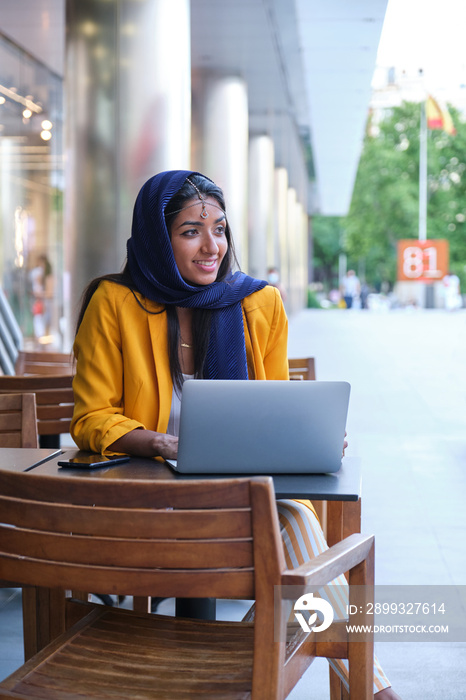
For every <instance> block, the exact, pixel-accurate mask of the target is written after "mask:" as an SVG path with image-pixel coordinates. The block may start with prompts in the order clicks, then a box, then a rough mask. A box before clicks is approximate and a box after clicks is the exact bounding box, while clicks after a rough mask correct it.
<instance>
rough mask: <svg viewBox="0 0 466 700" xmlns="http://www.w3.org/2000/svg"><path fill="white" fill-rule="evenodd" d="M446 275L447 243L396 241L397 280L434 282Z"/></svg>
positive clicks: (443, 240)
mask: <svg viewBox="0 0 466 700" xmlns="http://www.w3.org/2000/svg"><path fill="white" fill-rule="evenodd" d="M446 274H448V241H447V240H446V239H444V238H438V239H435V240H430V241H417V240H416V239H415V238H408V239H403V240H401V241H398V280H399V281H405V282H406V281H411V282H435V281H437V280H441V279H443V277H445V275H446Z"/></svg>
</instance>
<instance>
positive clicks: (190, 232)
mask: <svg viewBox="0 0 466 700" xmlns="http://www.w3.org/2000/svg"><path fill="white" fill-rule="evenodd" d="M196 234H197V231H196V229H195V228H190V229H189V230H188V231H183V232H182V234H181V235H182V236H187V237H188V238H191V237H192V236H195V235H196Z"/></svg>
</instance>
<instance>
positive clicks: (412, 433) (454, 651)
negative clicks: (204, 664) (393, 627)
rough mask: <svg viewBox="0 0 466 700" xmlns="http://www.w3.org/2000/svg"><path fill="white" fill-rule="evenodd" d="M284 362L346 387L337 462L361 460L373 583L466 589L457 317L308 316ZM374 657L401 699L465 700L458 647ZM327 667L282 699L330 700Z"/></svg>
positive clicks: (462, 654)
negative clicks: (305, 365)
mask: <svg viewBox="0 0 466 700" xmlns="http://www.w3.org/2000/svg"><path fill="white" fill-rule="evenodd" d="M289 355H290V357H293V356H296V357H301V356H306V355H313V356H314V357H315V358H316V373H317V379H327V380H328V379H345V380H348V381H349V382H350V383H351V385H352V391H351V399H350V410H349V417H348V439H349V448H348V452H347V454H348V455H355V456H359V457H360V458H361V460H362V468H363V507H362V511H363V525H362V528H363V531H364V532H366V533H368V534H369V533H373V534H375V537H376V584H415V585H427V584H442V585H445V586H449V585H452V584H456V585H461V584H462V585H466V555H465V552H466V546H465V541H466V515H465V513H466V509H465V498H466V361H465V357H466V312H465V311H460V312H457V313H447V312H443V311H414V312H409V311H391V312H385V313H383V312H381V313H375V312H368V311H359V310H358V311H356V310H354V311H353V310H351V311H320V310H311V309H309V310H306V311H303V312H301V313H300V314H299V315H297V316H296V317H294V318H292V319H291V321H290V342H289ZM465 639H466V630H465ZM377 653H378V655H379V658H380V660H381V662H382V665H383V667H384V669H385V671H386V673H387V675H388V676H389V678H390V679H391V681H392V684H393V687H394V689H396V691H397V692H398V693H399V694H400V695H401V697H402V698H403V700H440V699H441V700H460V699H462V700H463V699H464V698H465V697H466V664H465V659H466V644H446V643H441V642H440V641H439V642H438V643H403V644H396V643H383V644H381V643H379V644H378V645H377ZM322 663H323V664H324V665H323V666H322ZM317 664H318V665H319V666H318V670H319V672H318V674H317V679H316V678H315V675H316V674H313V671H314V669H315V668H316V665H317ZM325 666H326V662H321V660H320V659H319V660H317V662H316V664H314V665H313V666H312V667H311V669H310V671H309V672H308V675H307V676H305V677H304V678H303V679H302V680H301V682H300V684H299V685H298V686H297V688H295V690H294V692H293V693H292V694H291V696H290V699H291V700H325V699H326V698H328V697H329V695H328V690H327V669H326V667H325ZM316 670H317V669H316ZM312 686H314V687H312Z"/></svg>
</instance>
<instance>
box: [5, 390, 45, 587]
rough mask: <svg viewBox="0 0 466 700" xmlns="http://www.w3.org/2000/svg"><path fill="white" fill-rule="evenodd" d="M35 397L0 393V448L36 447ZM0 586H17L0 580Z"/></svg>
mask: <svg viewBox="0 0 466 700" xmlns="http://www.w3.org/2000/svg"><path fill="white" fill-rule="evenodd" d="M38 446H39V445H38V440H37V419H36V397H35V395H34V394H1V395H0V448H1V447H29V448H33V449H34V448H37V447H38ZM0 588H18V585H16V584H15V583H14V582H9V581H3V580H0Z"/></svg>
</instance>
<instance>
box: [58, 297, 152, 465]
mask: <svg viewBox="0 0 466 700" xmlns="http://www.w3.org/2000/svg"><path fill="white" fill-rule="evenodd" d="M115 287H116V285H115V284H112V283H101V284H100V285H99V287H98V288H97V290H96V292H95V293H94V295H93V296H92V298H91V301H90V303H89V306H88V307H87V309H86V312H85V314H84V318H83V320H82V323H81V325H80V327H79V331H78V333H77V335H76V339H75V343H74V348H73V349H74V354H75V357H76V375H75V377H74V380H73V392H74V400H75V406H74V414H73V419H72V422H71V436H72V437H73V439H74V441H75V442H76V444H77V445H78V447H79V448H80V449H82V450H91V451H92V452H101V453H102V454H104V453H108V454H111V451H109V450H107V448H108V446H109V445H111V444H112V443H113V442H114V441H115V440H117V439H118V438H119V437H121V436H123V435H125V434H126V433H128V432H130V431H131V430H134V429H136V428H143V427H144V425H143V424H142V423H140V422H138V421H135V420H132V419H130V418H127V417H126V416H125V415H124V408H123V396H124V386H123V358H122V338H121V328H120V322H119V311H121V309H118V308H117V307H118V306H119V305H120V304H121V296H122V295H121V292H120V293H119V294H115V291H116V290H115ZM117 299H118V304H117Z"/></svg>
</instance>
